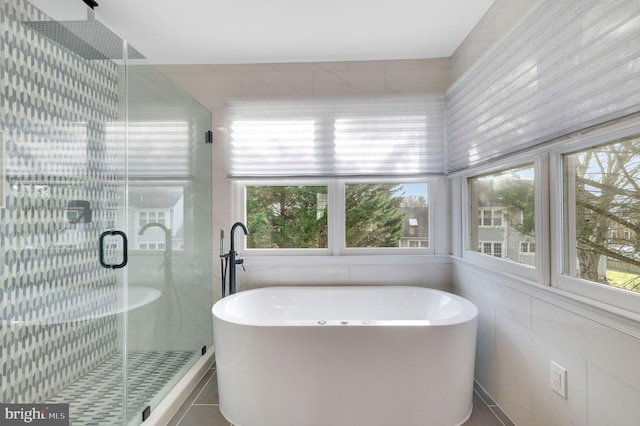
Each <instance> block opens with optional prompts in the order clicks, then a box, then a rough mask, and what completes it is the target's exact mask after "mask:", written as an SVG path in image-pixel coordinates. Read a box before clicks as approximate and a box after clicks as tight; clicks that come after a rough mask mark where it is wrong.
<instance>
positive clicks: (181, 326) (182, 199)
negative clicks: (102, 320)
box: [126, 64, 213, 413]
mask: <svg viewBox="0 0 640 426" xmlns="http://www.w3.org/2000/svg"><path fill="white" fill-rule="evenodd" d="M126 71H127V72H126V81H127V88H128V89H127V99H128V102H127V105H128V121H127V130H128V141H129V146H128V186H129V190H128V194H129V198H128V208H127V217H128V222H129V225H128V232H127V234H128V235H129V236H130V238H129V266H128V278H129V286H130V288H132V287H134V286H135V287H141V288H149V289H152V290H156V291H159V292H160V293H161V296H160V298H159V299H158V300H157V301H156V302H155V303H152V304H149V305H147V306H144V307H142V308H140V309H136V310H133V311H130V312H129V316H128V321H127V328H126V342H127V352H128V359H129V368H128V378H127V379H128V382H129V386H128V387H127V388H128V392H129V397H128V398H129V403H130V404H131V409H132V410H137V411H138V412H140V413H142V411H143V409H144V408H145V407H146V406H151V408H152V409H153V408H154V407H155V405H156V404H157V403H158V402H159V400H160V399H161V398H162V397H164V396H165V394H166V393H167V392H168V391H169V390H170V389H171V387H173V385H174V384H175V382H176V380H177V379H179V378H180V377H182V376H183V375H184V372H186V371H187V370H188V369H189V368H190V367H191V366H192V365H193V363H194V362H195V361H196V360H197V359H198V358H199V357H200V356H202V348H203V347H205V348H206V347H209V346H211V344H212V336H213V331H212V321H211V315H210V312H211V301H212V298H213V294H212V286H211V282H212V277H211V273H212V265H211V259H212V252H211V235H212V230H211V229H212V222H211V144H207V143H206V142H205V134H206V132H207V131H208V130H209V129H210V128H211V113H210V112H209V111H207V110H206V109H204V108H203V107H202V106H201V105H200V104H198V103H197V102H196V101H194V99H193V98H191V97H190V96H188V95H187V94H186V93H185V92H184V91H183V90H181V89H180V88H179V87H177V86H176V85H175V83H173V82H172V81H171V80H170V79H168V78H167V77H166V76H165V75H164V74H162V73H161V72H159V71H158V70H157V69H155V68H153V67H150V66H145V65H131V64H130V65H128V66H127V70H126ZM134 383H135V386H134ZM134 403H136V404H138V405H137V406H135V407H134V406H133V404H134Z"/></svg>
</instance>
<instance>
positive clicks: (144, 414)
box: [142, 405, 151, 422]
mask: <svg viewBox="0 0 640 426" xmlns="http://www.w3.org/2000/svg"><path fill="white" fill-rule="evenodd" d="M150 415H151V406H149V405H147V408H145V409H144V411H143V412H142V421H143V422H144V421H145V420H147V419H148V418H149V416H150Z"/></svg>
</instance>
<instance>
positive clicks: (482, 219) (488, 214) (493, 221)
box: [478, 208, 502, 227]
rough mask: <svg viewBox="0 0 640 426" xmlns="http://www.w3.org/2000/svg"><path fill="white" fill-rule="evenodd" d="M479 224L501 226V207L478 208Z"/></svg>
mask: <svg viewBox="0 0 640 426" xmlns="http://www.w3.org/2000/svg"><path fill="white" fill-rule="evenodd" d="M478 226H481V227H482V226H484V227H492V226H495V227H500V226H502V210H501V209H483V208H480V209H478Z"/></svg>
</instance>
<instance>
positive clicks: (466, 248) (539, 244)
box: [460, 153, 550, 286]
mask: <svg viewBox="0 0 640 426" xmlns="http://www.w3.org/2000/svg"><path fill="white" fill-rule="evenodd" d="M527 165H533V170H534V195H535V228H536V229H535V244H536V252H535V264H536V266H530V265H527V264H523V263H518V262H515V261H512V260H509V259H507V258H503V257H500V258H499V257H495V256H493V255H487V254H484V253H480V252H478V251H476V250H474V249H472V247H471V244H472V238H471V226H472V225H471V221H472V220H473V221H474V223H476V224H477V223H478V212H477V211H474V209H473V205H472V204H473V203H472V193H471V180H472V179H473V178H476V177H481V176H483V175H488V174H492V173H498V172H501V171H505V170H509V169H516V168H519V167H524V166H527ZM548 167H549V161H548V155H547V154H546V153H537V154H527V155H516V156H513V158H510V159H504V160H502V161H495V162H492V163H491V165H490V166H479V167H475V168H473V169H469V170H465V171H464V174H461V175H460V177H461V179H460V185H461V186H462V188H461V193H462V200H461V201H462V202H461V211H462V229H461V237H462V241H461V242H462V253H461V254H462V256H461V257H462V258H463V259H465V260H468V261H469V262H471V263H473V264H476V265H478V266H480V267H483V268H488V269H491V270H498V271H502V272H504V273H506V274H509V275H514V276H517V277H520V278H523V279H525V280H527V281H529V282H531V283H533V284H537V285H547V286H548V284H549V272H548V271H549V259H548V257H545V256H544V255H543V253H547V256H548V255H549V250H548V249H546V250H545V248H544V247H545V246H546V247H547V248H548V246H549V243H548V241H549V232H550V231H549V219H548V218H549V215H548V211H549V210H548V192H549V189H548V188H549V185H548ZM503 220H504V218H503ZM502 226H504V223H503V225H502ZM504 248H505V247H504V245H503V250H504ZM518 250H519V247H518Z"/></svg>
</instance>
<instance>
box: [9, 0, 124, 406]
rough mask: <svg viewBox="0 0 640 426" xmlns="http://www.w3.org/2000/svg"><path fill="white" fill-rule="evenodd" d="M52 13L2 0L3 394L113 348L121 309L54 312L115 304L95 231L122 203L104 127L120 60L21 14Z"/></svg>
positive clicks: (112, 108)
mask: <svg viewBox="0 0 640 426" xmlns="http://www.w3.org/2000/svg"><path fill="white" fill-rule="evenodd" d="M45 19H47V17H46V16H44V14H42V12H40V11H39V10H38V9H36V8H35V7H34V6H33V5H31V4H30V3H29V2H28V1H26V0H10V1H8V0H0V28H1V29H2V31H0V52H2V61H0V76H1V77H0V78H1V79H2V82H3V90H2V91H1V92H0V132H1V133H2V135H3V143H4V146H5V161H6V163H5V172H6V175H7V180H8V185H7V193H5V194H4V195H5V197H4V198H5V199H4V203H3V204H4V207H3V208H0V243H1V246H2V251H1V252H0V255H1V256H2V257H0V264H1V265H2V267H1V269H2V281H1V282H0V314H1V315H2V317H1V318H0V348H1V349H0V372H1V373H2V374H1V376H0V395H1V396H2V402H5V403H16V402H36V401H39V400H43V399H45V398H46V397H47V396H48V395H51V394H53V393H55V392H57V391H58V389H60V388H62V387H64V386H66V385H67V384H68V383H70V382H73V381H75V380H76V379H77V378H78V377H81V376H82V375H84V374H85V373H86V372H87V371H90V370H91V369H93V368H94V367H95V366H96V365H98V364H100V363H101V362H102V361H103V360H104V359H106V358H108V357H110V356H112V355H113V354H114V353H115V351H116V350H117V341H116V339H117V321H116V319H115V317H101V318H96V319H92V320H84V321H78V320H68V321H67V322H64V323H57V322H58V321H56V320H55V319H56V318H59V317H61V316H62V315H67V317H68V318H77V317H82V316H83V315H85V316H86V315H87V314H92V315H93V314H98V315H101V314H103V313H104V312H106V311H107V310H108V309H109V307H110V305H112V304H114V303H115V298H114V297H113V292H114V288H115V284H116V282H115V277H114V276H113V275H112V274H111V273H110V272H108V271H107V270H105V269H102V268H100V267H99V265H98V264H97V262H96V259H97V247H96V246H97V244H96V243H95V241H96V240H97V237H98V235H99V232H100V231H101V230H103V229H107V228H109V224H110V223H111V222H112V221H113V218H114V210H113V209H115V207H116V204H115V203H116V196H115V195H116V189H117V188H116V185H117V176H116V173H115V170H116V169H115V167H113V165H112V164H110V158H111V157H112V156H113V152H110V151H109V150H108V147H107V144H106V139H107V138H106V134H105V132H106V130H105V129H106V127H107V126H106V124H107V123H110V122H113V121H115V120H117V114H118V109H117V108H118V93H117V85H118V73H117V66H116V65H115V64H114V63H112V62H110V61H87V60H84V59H82V58H80V57H78V56H77V55H75V54H73V53H71V52H70V51H68V50H66V49H65V48H63V47H61V46H59V45H58V44H56V43H54V42H52V41H51V40H49V39H47V38H45V37H42V36H40V35H39V34H37V33H35V32H34V31H33V30H31V29H29V28H28V27H27V26H25V25H24V24H23V22H24V21H30V20H45ZM72 200H85V201H88V202H89V205H90V209H91V211H92V213H93V215H92V221H91V222H90V223H86V224H79V225H72V224H70V222H69V220H68V219H67V209H68V207H67V206H68V205H69V202H70V201H72ZM9 318H11V319H13V320H14V321H15V322H16V323H14V324H11V325H10V323H8V322H7V321H6V320H7V319H9ZM47 323H51V324H47ZM29 324H31V325H29Z"/></svg>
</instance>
